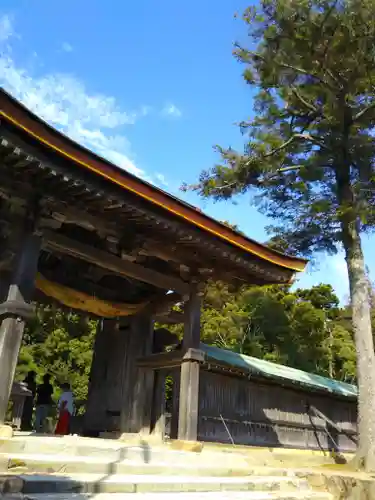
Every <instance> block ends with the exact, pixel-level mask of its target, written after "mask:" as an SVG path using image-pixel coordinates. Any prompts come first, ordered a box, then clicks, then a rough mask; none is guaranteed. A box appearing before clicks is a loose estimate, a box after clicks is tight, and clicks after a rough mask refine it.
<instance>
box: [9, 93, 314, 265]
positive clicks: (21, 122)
mask: <svg viewBox="0 0 375 500" xmlns="http://www.w3.org/2000/svg"><path fill="white" fill-rule="evenodd" d="M0 120H1V121H4V120H5V121H6V122H8V123H10V124H11V125H13V126H15V127H16V128H17V129H19V130H20V131H22V132H23V133H26V134H27V135H29V136H30V137H31V138H32V139H33V140H37V141H38V142H40V143H41V145H43V146H45V147H47V148H50V149H52V150H53V151H54V152H55V153H57V154H59V155H61V156H62V157H63V158H65V159H68V160H70V161H71V162H73V163H74V164H76V165H77V167H78V168H84V169H87V170H89V171H91V172H92V173H95V174H96V175H98V176H100V177H102V178H104V179H106V180H108V181H110V182H113V183H114V184H116V185H117V186H120V187H121V188H122V189H124V190H127V191H128V192H131V193H133V194H135V195H137V196H139V197H140V198H143V199H144V200H147V201H148V202H150V203H152V204H153V205H155V206H157V207H159V208H162V209H163V210H165V211H166V212H169V213H170V214H173V215H174V216H177V217H179V218H181V219H183V220H184V221H185V222H187V223H189V224H191V225H192V226H195V227H197V228H199V229H200V230H202V231H204V232H206V233H210V234H211V235H214V236H216V237H217V238H219V239H221V240H222V241H223V242H225V243H229V244H231V245H233V246H234V247H237V248H239V249H241V250H243V251H245V252H247V253H249V254H252V255H256V256H257V257H259V258H261V259H263V260H265V261H268V262H270V263H272V264H275V265H277V266H280V267H283V268H286V269H289V270H291V271H303V270H304V269H305V267H306V264H307V261H306V260H305V259H300V258H297V257H291V256H287V255H283V254H281V253H279V252H277V251H275V250H272V249H270V248H268V247H267V246H265V245H262V244H260V243H258V242H256V241H254V240H252V239H250V238H247V237H245V236H243V235H241V234H239V233H238V232H236V231H234V230H232V229H231V228H229V227H227V226H226V225H224V224H222V223H220V222H218V221H216V220H214V219H212V218H211V217H209V216H207V215H205V214H203V213H202V212H201V211H200V210H198V209H196V208H195V207H193V206H191V205H189V204H187V203H184V202H183V201H181V200H179V199H178V198H176V197H174V196H172V195H170V194H168V193H166V192H165V191H163V190H161V189H159V188H157V187H155V186H153V185H152V184H149V183H148V182H145V181H143V180H141V179H139V178H137V177H136V176H134V175H132V174H130V173H129V172H127V171H125V170H122V169H120V168H119V167H117V166H115V165H113V164H112V163H110V162H108V161H107V160H105V159H103V158H101V157H99V156H98V155H96V154H95V153H93V152H91V151H89V150H87V149H86V148H84V147H82V146H80V145H79V144H77V143H75V142H74V141H72V140H71V139H69V138H68V137H66V136H65V135H64V134H62V133H60V132H58V131H57V130H55V129H54V128H53V127H51V126H49V125H48V124H46V123H45V122H44V121H43V120H41V119H40V118H39V117H37V116H36V115H34V114H33V113H32V112H31V111H30V110H28V109H27V108H26V107H25V106H23V105H22V104H21V103H20V102H18V101H17V100H16V99H14V98H13V97H12V96H10V95H9V94H8V93H7V92H5V91H4V90H3V89H0Z"/></svg>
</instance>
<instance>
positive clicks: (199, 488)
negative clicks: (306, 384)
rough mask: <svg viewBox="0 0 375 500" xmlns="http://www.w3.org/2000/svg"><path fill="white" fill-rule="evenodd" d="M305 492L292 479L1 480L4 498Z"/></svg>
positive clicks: (61, 477) (300, 482)
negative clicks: (46, 495)
mask: <svg viewBox="0 0 375 500" xmlns="http://www.w3.org/2000/svg"><path fill="white" fill-rule="evenodd" d="M222 491H237V492H238V491H246V492H249V491H259V492H285V493H286V492H296V491H299V492H305V493H306V494H309V493H310V492H311V488H310V486H309V484H308V482H307V481H306V480H303V479H297V478H290V477H277V476H276V477H272V476H248V477H197V476H195V477H192V476H181V477H178V478H177V477H176V476H153V475H150V476H146V475H142V476H139V475H109V476H103V475H101V474H69V475H66V474H50V475H47V474H43V475H42V474H23V475H12V474H5V475H3V476H0V492H2V493H3V494H13V495H14V494H24V495H28V498H30V497H29V495H30V494H31V495H32V494H40V493H49V494H60V495H63V494H72V493H85V494H96V493H168V492H174V493H180V492H184V493H187V492H194V493H196V492H222Z"/></svg>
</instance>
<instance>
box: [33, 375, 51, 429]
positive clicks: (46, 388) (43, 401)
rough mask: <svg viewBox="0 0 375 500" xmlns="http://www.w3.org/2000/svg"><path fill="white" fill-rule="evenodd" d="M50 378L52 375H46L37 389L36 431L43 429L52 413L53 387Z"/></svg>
mask: <svg viewBox="0 0 375 500" xmlns="http://www.w3.org/2000/svg"><path fill="white" fill-rule="evenodd" d="M50 380H51V376H50V375H44V377H43V384H41V385H39V386H38V388H37V390H36V415H35V430H36V432H41V431H43V429H44V423H45V420H46V418H47V417H48V415H50V414H51V408H52V404H53V401H52V394H53V387H52V385H51V383H50Z"/></svg>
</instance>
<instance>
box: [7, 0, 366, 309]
mask: <svg viewBox="0 0 375 500" xmlns="http://www.w3.org/2000/svg"><path fill="white" fill-rule="evenodd" d="M248 4H249V2H248V1H245V0H226V1H225V2H217V1H213V0H205V1H204V2H201V1H200V2H198V1H197V0H191V1H190V2H184V3H181V2H175V1H172V0H163V1H162V2H156V1H155V0H148V1H146V0H138V1H136V2H126V1H123V0H112V1H111V2H103V1H102V0H79V1H77V0H64V2H51V1H50V2H47V1H46V0H40V1H38V2H35V1H32V0H2V1H1V5H0V85H2V86H4V87H5V88H6V89H7V90H8V91H9V92H11V93H12V94H13V95H14V96H15V97H17V98H19V99H20V100H22V101H23V102H24V103H25V104H26V105H27V106H28V107H30V108H31V109H33V110H34V111H35V112H36V113H38V114H39V115H40V116H42V117H43V118H44V119H46V120H47V121H49V122H50V123H51V124H52V125H54V126H55V127H57V128H59V129H61V130H63V131H64V132H65V133H67V134H68V135H70V136H71V137H72V138H73V139H75V140H77V141H78V142H80V143H82V144H84V145H86V146H87V147H89V148H91V149H95V150H96V151H97V152H98V153H100V154H102V155H103V156H106V157H107V158H108V159H110V160H111V161H113V162H115V163H117V164H118V165H119V166H121V167H123V168H126V169H128V170H129V171H131V172H133V173H135V174H136V175H139V176H140V177H143V178H145V179H147V180H149V181H151V182H153V183H154V184H156V185H158V186H160V187H162V188H163V189H166V190H167V191H170V192H172V193H173V194H176V195H178V196H181V197H184V198H185V199H187V200H188V201H189V202H191V203H193V204H195V205H198V206H200V207H201V208H202V209H203V210H204V211H206V212H207V213H209V214H210V215H212V216H214V217H216V218H217V219H219V220H228V221H230V222H231V223H235V224H237V225H238V226H239V227H240V229H241V230H243V231H244V232H245V233H246V234H247V235H248V236H250V237H252V238H254V239H257V240H259V241H265V240H266V239H267V236H266V233H265V230H264V228H265V226H266V225H267V223H268V221H267V219H266V218H265V217H263V216H261V215H260V214H258V213H257V211H256V209H255V208H254V207H252V206H251V204H250V199H249V197H243V198H242V199H241V201H240V203H239V204H237V205H233V204H231V203H228V202H226V203H218V204H213V203H209V202H206V201H202V200H200V199H198V198H197V197H196V196H195V195H192V194H189V195H182V193H180V192H179V186H180V184H181V183H182V181H186V182H194V181H195V180H196V179H197V178H198V175H199V173H200V171H201V170H202V169H204V168H209V167H210V166H211V165H213V163H214V162H215V160H217V156H216V154H215V153H214V151H213V145H215V144H220V145H222V146H229V145H230V146H233V147H236V148H241V147H242V138H241V135H240V132H239V130H238V128H237V127H236V126H235V122H238V121H240V120H242V119H246V118H249V117H250V116H251V113H252V94H251V91H250V89H249V88H248V87H246V86H245V84H244V82H243V80H242V78H241V71H242V68H241V66H240V65H239V64H238V63H237V62H236V61H235V60H234V58H233V57H232V46H233V42H234V41H235V40H243V39H244V36H245V33H244V26H243V25H242V23H241V21H239V20H235V19H234V13H235V12H242V11H243V10H244V8H245V7H247V6H248ZM373 241H374V240H373V239H372V240H371V239H368V238H365V239H364V248H365V254H366V261H367V264H368V266H369V268H370V270H371V272H372V273H373V272H375V257H373V256H372V254H373V252H371V248H372V245H373ZM317 261H318V264H317V265H315V266H314V268H310V269H309V270H308V271H307V272H306V273H304V275H303V276H302V277H301V278H300V281H299V285H300V286H311V285H313V284H318V283H320V282H329V283H331V284H332V285H333V286H334V288H335V290H336V292H337V294H338V295H339V296H340V298H341V299H342V300H345V297H346V296H347V294H348V285H347V274H346V268H345V262H344V259H343V257H342V254H339V255H338V256H335V257H325V256H323V255H322V256H317Z"/></svg>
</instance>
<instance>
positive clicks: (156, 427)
mask: <svg viewBox="0 0 375 500" xmlns="http://www.w3.org/2000/svg"><path fill="white" fill-rule="evenodd" d="M165 376H166V373H165V371H163V370H157V371H156V372H155V375H154V395H153V403H152V416H151V434H153V435H155V436H157V437H159V438H160V439H161V440H163V439H164V436H165Z"/></svg>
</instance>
